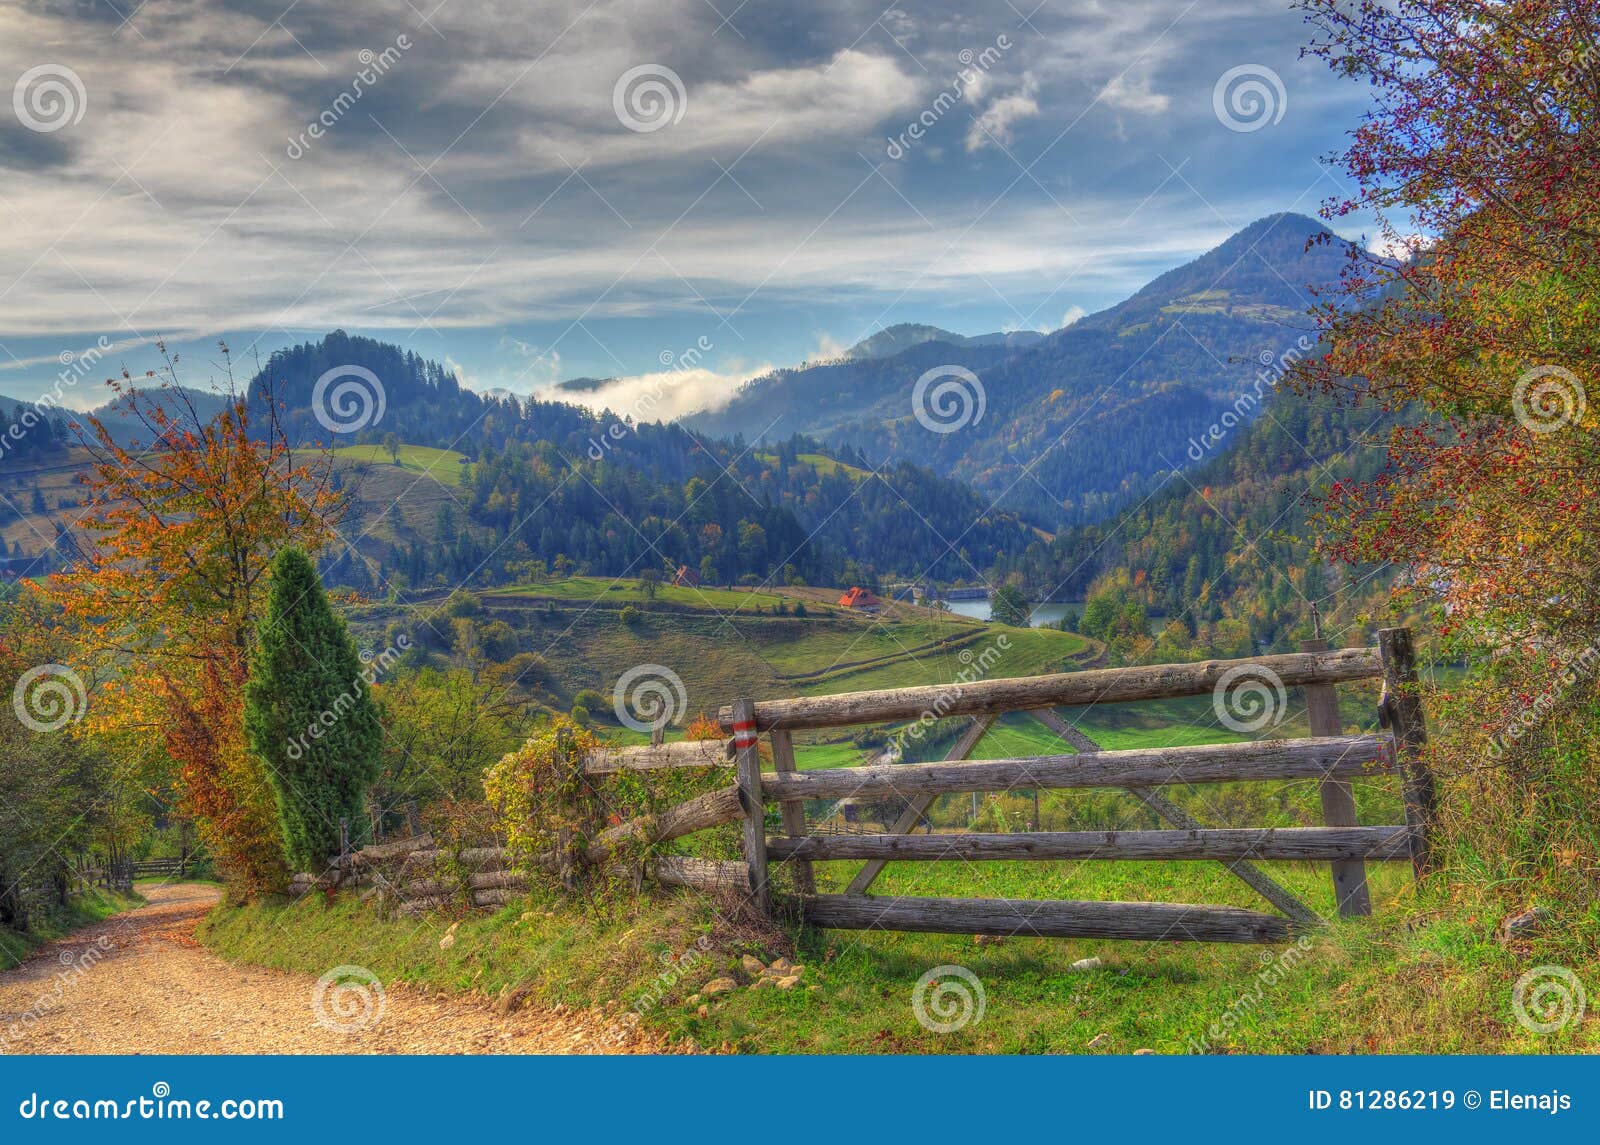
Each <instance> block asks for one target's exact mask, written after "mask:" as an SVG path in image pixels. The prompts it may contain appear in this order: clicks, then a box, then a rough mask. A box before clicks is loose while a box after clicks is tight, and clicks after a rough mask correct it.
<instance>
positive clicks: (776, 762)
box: [767, 728, 817, 895]
mask: <svg viewBox="0 0 1600 1145" xmlns="http://www.w3.org/2000/svg"><path fill="white" fill-rule="evenodd" d="M767 739H768V742H770V743H771V744H772V769H773V770H774V771H778V772H785V771H794V770H796V764H795V760H794V736H793V735H792V734H791V733H790V732H789V731H788V730H787V729H785V728H774V729H773V730H772V731H771V732H770V733H769V734H768V737H767ZM779 809H780V810H781V811H782V812H783V833H784V834H785V835H787V836H789V838H791V839H801V838H804V837H805V834H806V804H805V800H803V799H792V800H789V801H788V802H786V803H783V804H780V805H779ZM791 862H792V863H793V865H794V881H795V886H796V887H797V888H798V889H799V891H800V893H801V894H803V895H814V894H816V893H817V882H816V878H815V876H814V875H813V874H812V873H811V860H810V859H793V860H791Z"/></svg>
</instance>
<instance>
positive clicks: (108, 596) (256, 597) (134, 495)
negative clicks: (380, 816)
mask: <svg viewBox="0 0 1600 1145" xmlns="http://www.w3.org/2000/svg"><path fill="white" fill-rule="evenodd" d="M161 352H162V354H163V358H164V361H165V369H164V371H163V374H162V376H161V377H159V378H158V377H157V376H156V375H155V374H154V373H150V374H147V375H146V379H147V380H146V381H142V382H141V383H139V384H136V383H135V381H134V379H133V378H132V377H131V376H130V375H129V374H128V373H127V372H124V373H123V375H122V377H121V378H120V379H118V380H113V381H112V382H111V383H109V384H110V385H111V387H112V389H113V391H114V394H115V397H116V401H115V403H114V406H115V409H116V410H117V413H115V414H112V415H110V416H118V417H122V418H124V419H127V420H130V421H131V422H132V423H133V430H134V435H135V440H133V441H131V442H128V443H127V444H123V442H124V441H126V440H127V439H126V437H125V436H122V438H121V440H120V441H119V436H114V435H113V433H112V432H111V429H110V427H109V426H108V425H107V424H106V423H105V421H104V420H103V419H101V418H96V417H89V418H87V419H86V423H87V424H86V425H85V426H82V427H80V428H79V436H80V440H81V442H82V444H83V446H84V447H85V448H86V449H87V450H88V451H89V454H90V464H89V466H88V471H87V473H86V474H85V475H84V476H83V478H82V482H83V485H84V494H83V498H82V505H83V509H82V514H81V517H80V519H79V522H78V526H79V528H80V529H81V534H75V535H74V540H73V546H72V547H73V549H74V552H73V555H72V559H71V560H70V561H69V563H68V565H67V567H66V568H65V569H64V570H63V571H62V572H60V573H58V574H56V575H54V576H52V577H51V578H50V582H49V589H48V591H49V595H50V597H51V598H52V599H53V600H54V601H55V602H56V604H57V605H58V606H59V608H60V609H61V613H62V616H63V617H64V621H65V625H66V626H67V627H68V628H69V629H70V630H71V632H72V633H73V635H74V637H75V639H76V640H77V642H78V646H79V648H80V651H81V655H82V657H83V659H84V661H85V662H86V663H87V664H89V665H90V666H92V667H93V668H94V669H95V670H96V671H97V672H98V673H99V674H102V675H104V676H105V677H107V679H106V683H105V684H104V686H103V687H102V688H101V689H100V691H99V692H98V693H97V694H96V697H95V703H94V704H93V705H92V706H91V708H90V712H89V720H90V721H91V723H92V724H93V726H94V730H96V731H97V732H100V733H102V734H105V735H108V736H114V737H118V738H119V740H120V741H121V742H124V743H127V744H129V745H138V746H139V748H140V749H141V750H144V751H155V752H161V753H162V754H163V755H165V754H170V756H171V758H172V759H173V760H175V761H176V762H177V764H178V766H179V776H180V791H181V795H182V798H183V800H184V803H185V805H186V809H187V810H189V811H190V812H191V813H193V814H194V816H195V817H196V820H197V823H198V825H199V827H200V829H201V833H202V837H203V838H204V839H205V841H206V843H207V844H208V845H209V846H210V847H211V849H212V851H213V853H214V854H215V855H216V856H217V858H218V860H219V862H220V864H221V865H222V867H223V868H224V870H225V871H226V872H227V873H228V874H229V876H230V878H231V879H232V880H234V881H235V883H236V885H237V886H239V888H240V889H242V890H245V891H252V890H256V889H260V888H262V887H265V886H269V885H272V884H273V883H274V882H275V881H276V880H278V879H280V878H281V877H282V874H283V871H282V861H281V857H280V855H281V848H280V847H278V844H277V839H278V831H277V826H276V823H275V821H274V813H273V802H272V793H271V789H270V787H269V786H268V785H267V782H266V778H265V776H264V775H263V774H262V773H261V769H260V767H259V764H257V763H255V762H253V761H252V759H251V757H250V755H249V753H248V752H247V751H246V750H245V745H244V734H243V724H242V719H241V714H240V713H241V711H242V698H243V688H244V682H245V679H246V677H247V674H248V666H249V661H250V652H251V648H252V646H253V644H254V641H255V633H256V627H257V624H258V622H259V620H260V617H261V613H262V608H263V605H264V602H265V600H266V595H267V589H268V585H269V581H270V567H269V566H270V562H271V560H272V557H273V555H274V554H275V553H277V552H278V551H279V550H280V549H282V548H284V547H286V546H289V545H296V546H299V547H301V548H304V549H306V550H308V551H315V550H316V549H317V548H318V547H319V546H321V545H322V544H323V543H324V542H325V541H326V540H327V538H328V537H329V536H330V535H331V533H332V527H333V521H334V519H335V516H336V514H337V511H338V507H339V499H338V496H337V494H336V493H335V492H334V490H333V488H332V485H331V482H330V476H331V459H330V457H329V455H328V454H327V452H326V451H319V452H315V453H313V454H312V455H311V456H310V457H309V458H308V457H306V456H305V455H303V454H301V453H298V452H297V451H296V450H295V448H294V447H293V446H292V445H291V444H290V442H289V441H288V439H287V437H286V435H285V434H284V432H283V430H282V427H281V424H280V421H279V416H278V414H279V409H278V406H277V404H276V402H275V401H274V400H273V399H272V396H271V390H270V387H268V388H267V389H266V390H264V391H263V392H262V393H261V394H260V395H259V396H257V397H255V398H253V399H252V400H250V401H248V402H247V401H246V400H245V398H244V397H242V396H233V397H231V398H230V400H229V401H228V402H227V404H226V405H225V406H224V408H223V409H222V411H221V412H220V413H218V414H216V415H215V416H214V417H213V416H206V415H204V414H202V413H201V412H200V411H199V410H198V409H197V408H196V407H195V405H194V403H193V401H192V400H191V398H190V396H189V394H188V392H187V391H185V390H184V389H183V388H182V387H181V386H179V385H178V375H177V365H178V363H177V359H176V358H173V357H168V356H167V355H166V350H165V347H161ZM223 353H224V360H225V361H226V355H227V351H226V347H224V348H223ZM229 389H230V392H231V391H232V385H231V377H230V382H229Z"/></svg>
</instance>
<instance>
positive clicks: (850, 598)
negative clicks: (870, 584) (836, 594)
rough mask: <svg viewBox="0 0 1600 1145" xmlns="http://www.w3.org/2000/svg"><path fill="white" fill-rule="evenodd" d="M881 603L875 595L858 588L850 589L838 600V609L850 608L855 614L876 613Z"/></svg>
mask: <svg viewBox="0 0 1600 1145" xmlns="http://www.w3.org/2000/svg"><path fill="white" fill-rule="evenodd" d="M882 603H883V602H882V601H880V600H879V599H878V597H877V594H876V593H874V592H871V591H869V590H868V589H864V588H861V587H860V586H857V587H854V588H852V589H851V590H850V591H849V592H847V593H845V594H844V595H843V596H841V597H840V598H839V607H840V608H850V609H854V610H855V611H857V612H868V613H871V612H877V611H878V607H879V606H880V605H881V604H882Z"/></svg>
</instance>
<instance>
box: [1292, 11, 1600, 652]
mask: <svg viewBox="0 0 1600 1145" xmlns="http://www.w3.org/2000/svg"><path fill="white" fill-rule="evenodd" d="M1302 7H1303V8H1304V9H1305V10H1306V11H1307V13H1308V16H1309V17H1310V19H1311V20H1312V22H1313V24H1314V25H1315V26H1316V28H1317V29H1318V32H1317V38H1316V40H1315V42H1314V43H1313V44H1312V46H1311V48H1310V49H1309V50H1310V52H1311V53H1312V54H1314V55H1316V56H1319V57H1321V58H1323V59H1325V60H1326V61H1327V62H1328V63H1329V64H1330V65H1331V66H1332V67H1333V68H1334V69H1335V70H1337V71H1339V72H1340V73H1342V74H1345V75H1348V76H1351V77H1353V78H1357V79H1360V80H1364V81H1366V82H1367V83H1368V84H1370V85H1371V86H1372V87H1373V88H1374V90H1375V95H1376V100H1375V103H1374V108H1373V110H1372V111H1371V112H1370V113H1369V114H1368V115H1367V116H1366V118H1365V119H1364V120H1363V121H1362V122H1361V124H1360V125H1359V126H1357V127H1356V129H1355V130H1354V131H1353V132H1352V133H1351V142H1350V145H1349V147H1348V148H1347V150H1346V151H1345V152H1344V154H1343V156H1342V160H1343V164H1344V167H1345V169H1346V171H1347V172H1348V174H1349V176H1350V178H1351V179H1352V180H1353V181H1354V184H1355V191H1354V193H1353V194H1351V195H1350V196H1348V197H1347V198H1343V199H1340V200H1337V201H1334V202H1332V203H1329V204H1327V206H1326V207H1325V210H1324V213H1325V214H1326V215H1327V216H1328V217H1330V218H1334V219H1337V218H1339V217H1341V216H1345V215H1349V214H1351V213H1354V212H1357V211H1367V212H1372V213H1375V214H1377V215H1378V216H1379V217H1380V218H1381V219H1382V220H1383V223H1382V229H1383V236H1382V237H1383V238H1384V240H1385V243H1384V244H1382V245H1384V246H1386V247H1387V248H1389V250H1390V251H1391V252H1392V253H1394V254H1397V255H1398V256H1399V258H1398V259H1397V260H1393V261H1384V260H1379V259H1368V260H1365V261H1361V262H1355V263H1352V265H1351V268H1350V270H1349V272H1348V274H1347V276H1346V282H1345V284H1344V285H1345V287H1346V288H1347V293H1344V294H1342V295H1340V296H1338V297H1329V298H1327V299H1326V300H1325V301H1324V304H1323V305H1322V306H1321V307H1320V308H1319V310H1318V318H1319V320H1320V322H1321V325H1322V328H1323V332H1324V335H1325V338H1326V345H1327V347H1328V352H1327V354H1326V356H1325V357H1322V358H1318V359H1307V360H1306V361H1304V362H1302V363H1300V364H1299V365H1298V366H1297V367H1296V368H1295V369H1294V370H1293V371H1291V382H1292V383H1293V384H1294V385H1295V386H1297V387H1298V388H1300V389H1302V390H1313V389H1319V388H1320V389H1326V390H1336V391H1340V392H1343V393H1345V394H1347V395H1349V396H1351V397H1352V398H1354V399H1355V400H1357V401H1360V402H1365V403H1370V404H1373V405H1375V406H1377V407H1379V408H1383V409H1387V410H1392V411H1400V410H1407V411H1412V412H1414V413H1419V414H1420V415H1421V417H1420V419H1418V418H1416V417H1407V418H1406V419H1405V420H1404V421H1403V423H1402V424H1401V426H1400V427H1399V428H1397V429H1395V430H1394V431H1393V434H1392V437H1391V439H1390V442H1389V465H1388V466H1387V467H1386V469H1385V470H1384V471H1383V472H1382V473H1380V474H1379V475H1378V476H1377V477H1375V478H1374V479H1372V480H1370V481H1364V482H1353V483H1346V484H1342V485H1336V486H1335V487H1334V488H1333V489H1332V490H1331V491H1330V495H1329V497H1328V499H1327V501H1326V503H1325V505H1324V506H1323V508H1324V510H1325V512H1324V514H1323V520H1322V523H1323V525H1324V526H1325V527H1326V529H1327V530H1328V543H1327V547H1328V549H1329V550H1330V551H1331V552H1332V553H1333V554H1334V555H1335V556H1338V557H1342V558H1346V559H1349V560H1351V561H1368V562H1384V561H1389V562H1394V563H1395V564H1397V565H1399V566H1400V567H1401V568H1402V569H1403V570H1405V571H1406V573H1408V575H1407V576H1406V577H1404V578H1403V581H1402V583H1408V584H1409V585H1410V586H1412V587H1413V588H1414V589H1415V590H1416V591H1417V592H1418V593H1419V594H1421V595H1424V596H1430V597H1431V596H1435V595H1437V596H1439V597H1442V599H1443V601H1444V603H1445V604H1446V606H1447V608H1448V611H1449V614H1450V617H1451V623H1452V624H1458V625H1459V624H1464V625H1467V626H1470V627H1471V628H1473V629H1474V630H1476V631H1477V632H1479V633H1492V634H1493V638H1494V639H1495V640H1496V642H1497V643H1500V644H1502V645H1505V644H1509V643H1513V642H1519V641H1520V642H1521V643H1523V644H1526V645H1530V646H1531V645H1533V644H1537V643H1540V642H1547V641H1550V640H1554V641H1555V642H1557V643H1558V644H1563V645H1579V644H1586V643H1588V642H1590V641H1592V640H1593V639H1594V638H1595V636H1596V635H1597V634H1600V497H1597V496H1596V494H1597V492H1600V490H1597V484H1600V436H1597V435H1596V433H1595V429H1596V426H1597V420H1596V419H1597V417H1600V388H1597V385H1600V357H1597V354H1600V323H1597V322H1596V321H1595V317H1596V306H1597V298H1600V291H1597V288H1600V9H1596V7H1595V6H1594V4H1593V3H1591V2H1590V0H1506V2H1504V3H1494V4H1486V3H1481V2H1479V0H1401V2H1400V3H1396V4H1383V5H1380V4H1348V3H1345V2H1343V0H1307V2H1306V3H1304V4H1303V5H1302Z"/></svg>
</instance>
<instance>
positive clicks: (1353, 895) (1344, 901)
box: [1300, 640, 1372, 918]
mask: <svg viewBox="0 0 1600 1145" xmlns="http://www.w3.org/2000/svg"><path fill="white" fill-rule="evenodd" d="M1300 650H1301V651H1302V652H1326V651H1327V650H1328V642H1327V641H1326V640H1307V641H1306V642H1305V643H1304V644H1302V645H1300ZM1305 693H1306V718H1307V719H1308V720H1309V721H1310V723H1311V734H1312V735H1314V736H1336V735H1340V734H1342V733H1343V731H1344V724H1343V722H1342V721H1341V720H1340V718H1339V693H1338V692H1337V691H1336V690H1335V689H1334V687H1333V685H1332V684H1307V685H1306V686H1305ZM1318 787H1319V791H1320V794H1321V796H1322V821H1323V823H1324V824H1325V825H1327V826H1329V827H1355V826H1359V824H1358V822H1357V819H1356V799H1355V793H1354V792H1353V791H1352V790H1351V788H1350V783H1349V781H1348V780H1344V779H1334V778H1332V777H1331V776H1330V777H1327V778H1325V779H1323V780H1322V781H1321V783H1320V784H1319V785H1318ZM1329 866H1331V867H1332V868H1333V896H1334V900H1335V901H1336V902H1337V903H1338V904H1339V917H1341V918H1354V917H1356V916H1357V915H1370V914H1371V913H1372V897H1371V895H1369V894H1368V893H1367V865H1366V863H1364V862H1363V861H1362V860H1360V859H1344V860H1340V861H1338V862H1335V863H1330V864H1329Z"/></svg>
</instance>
